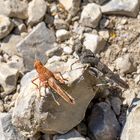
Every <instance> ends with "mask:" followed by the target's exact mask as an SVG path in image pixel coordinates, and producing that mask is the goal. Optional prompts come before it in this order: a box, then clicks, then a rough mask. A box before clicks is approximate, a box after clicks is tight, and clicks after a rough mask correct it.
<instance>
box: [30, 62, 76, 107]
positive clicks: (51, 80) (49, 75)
mask: <svg viewBox="0 0 140 140" xmlns="http://www.w3.org/2000/svg"><path fill="white" fill-rule="evenodd" d="M34 67H35V69H36V71H37V73H38V77H37V78H35V79H33V80H32V83H33V84H34V85H35V86H36V87H37V89H39V93H40V89H41V87H42V86H43V87H45V88H47V87H50V88H52V89H53V90H54V91H55V92H56V93H57V94H59V95H60V96H61V97H62V98H63V99H64V100H65V101H66V102H68V103H70V104H75V100H74V98H72V97H71V96H70V95H69V94H68V93H67V92H66V91H64V90H62V88H61V87H60V86H59V85H58V84H57V83H56V81H59V82H60V83H62V84H64V83H65V80H66V79H64V78H63V77H62V75H61V73H53V72H51V71H50V70H48V69H47V68H46V67H44V66H43V64H42V63H41V61H40V60H35V62H34ZM37 79H39V85H37V84H36V83H35V82H34V81H35V80H37ZM55 101H56V100H55ZM56 103H57V104H58V105H59V103H58V102H57V101H56Z"/></svg>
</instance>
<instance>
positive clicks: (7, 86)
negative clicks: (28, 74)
mask: <svg viewBox="0 0 140 140" xmlns="http://www.w3.org/2000/svg"><path fill="white" fill-rule="evenodd" d="M0 65H1V67H0V79H1V80H0V84H1V85H2V87H3V89H4V93H1V94H6V95H7V94H9V93H11V92H12V91H13V90H15V89H16V83H17V79H18V76H19V73H18V70H17V69H14V68H11V67H10V66H9V65H8V64H6V63H1V64H0Z"/></svg>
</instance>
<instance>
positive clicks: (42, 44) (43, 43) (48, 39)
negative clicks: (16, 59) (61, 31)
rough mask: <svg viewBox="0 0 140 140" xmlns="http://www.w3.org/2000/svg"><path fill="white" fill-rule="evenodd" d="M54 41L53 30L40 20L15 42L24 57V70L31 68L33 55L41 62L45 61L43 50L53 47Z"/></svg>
mask: <svg viewBox="0 0 140 140" xmlns="http://www.w3.org/2000/svg"><path fill="white" fill-rule="evenodd" d="M54 41H55V35H54V32H53V31H52V30H49V29H48V28H47V27H46V25H45V23H44V22H41V23H39V24H38V25H37V26H36V27H35V28H34V29H33V30H32V31H31V32H30V33H29V34H28V36H26V37H25V38H24V39H23V40H22V41H21V42H19V43H18V44H17V46H16V47H17V49H18V51H19V53H21V55H22V57H23V59H24V66H25V68H26V70H31V69H33V63H34V60H35V56H36V57H37V58H38V59H40V60H41V61H42V62H43V63H44V62H46V55H45V52H46V51H47V50H49V49H51V48H53V43H54Z"/></svg>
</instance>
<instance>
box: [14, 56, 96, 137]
mask: <svg viewBox="0 0 140 140" xmlns="http://www.w3.org/2000/svg"><path fill="white" fill-rule="evenodd" d="M75 61H77V59H69V60H68V61H67V62H63V61H55V62H54V63H51V64H47V65H46V66H47V68H48V69H50V70H51V71H55V72H61V74H62V75H63V77H64V78H65V79H67V80H68V81H67V85H63V89H65V90H66V91H67V92H68V93H69V94H70V95H71V96H72V97H73V98H74V99H75V102H76V103H75V104H74V105H70V104H69V103H67V102H66V101H64V99H62V98H61V97H60V96H57V94H55V93H54V96H55V98H56V100H57V101H58V102H59V103H60V106H58V105H57V104H56V102H54V99H53V98H52V96H51V94H49V93H50V90H49V91H46V92H47V95H46V96H45V97H40V96H39V95H40V94H39V93H38V90H36V86H35V85H33V84H32V83H31V80H32V79H34V78H35V77H36V75H37V74H36V72H35V71H32V72H30V73H27V74H26V75H25V76H24V77H23V78H22V80H21V89H20V94H19V96H18V98H17V100H16V104H15V108H14V109H13V117H12V122H13V124H14V125H15V126H16V127H17V128H18V129H19V130H20V132H21V133H22V134H23V135H25V136H28V137H31V136H33V135H34V134H35V133H36V132H38V131H39V132H43V133H48V134H49V133H53V134H56V133H61V134H64V133H66V132H67V131H69V130H71V129H72V128H73V127H75V126H76V125H77V124H79V123H80V121H81V120H83V118H84V115H85V112H86V109H87V106H88V104H89V103H90V101H91V100H92V98H93V97H94V96H95V94H96V91H97V89H98V87H97V86H95V85H96V83H97V81H96V78H95V77H94V76H92V75H90V74H89V73H88V70H84V69H83V68H82V67H83V65H82V64H81V63H75V64H73V63H74V62H75ZM71 64H73V66H72V70H71V71H69V70H70V66H71ZM36 83H37V81H36ZM60 86H61V85H60ZM52 92H53V91H52ZM52 92H51V93H52ZM44 94H45V93H44V88H43V87H42V89H41V95H42V96H44ZM85 94H86V96H85ZM69 120H71V121H69ZM62 124H63V125H62Z"/></svg>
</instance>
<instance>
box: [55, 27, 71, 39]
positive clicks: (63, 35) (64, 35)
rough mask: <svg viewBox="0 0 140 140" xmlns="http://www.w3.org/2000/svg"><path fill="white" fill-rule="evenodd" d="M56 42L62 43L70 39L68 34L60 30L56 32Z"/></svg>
mask: <svg viewBox="0 0 140 140" xmlns="http://www.w3.org/2000/svg"><path fill="white" fill-rule="evenodd" d="M56 37H57V40H58V41H60V42H62V41H65V40H67V39H69V38H70V32H69V31H67V30H65V29H60V30H57V31H56Z"/></svg>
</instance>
